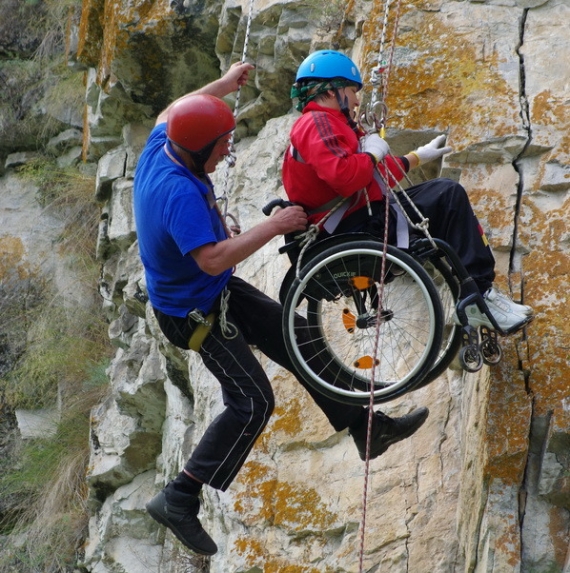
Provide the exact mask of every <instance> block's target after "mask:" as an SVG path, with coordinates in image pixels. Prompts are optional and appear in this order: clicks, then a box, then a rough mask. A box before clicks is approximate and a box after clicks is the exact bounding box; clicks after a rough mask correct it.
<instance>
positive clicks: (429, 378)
mask: <svg viewBox="0 0 570 573" xmlns="http://www.w3.org/2000/svg"><path fill="white" fill-rule="evenodd" d="M423 267H424V269H425V270H426V271H427V273H428V275H429V276H430V278H431V279H432V281H433V283H434V285H435V288H436V289H437V292H438V296H439V299H440V301H441V304H442V309H443V336H442V343H441V348H440V351H439V354H438V356H437V358H436V359H435V362H434V364H433V366H432V368H431V370H430V371H429V372H428V373H427V375H426V376H425V378H424V379H423V380H422V381H421V382H420V383H419V384H418V385H417V386H416V389H418V388H423V387H424V386H425V385H426V384H429V383H430V382H433V381H434V380H435V379H436V378H439V377H440V376H441V375H442V374H443V373H444V372H445V371H446V370H447V369H448V368H449V365H450V364H451V362H452V361H453V359H454V358H455V357H456V356H457V354H458V353H459V349H460V348H461V344H462V336H461V326H459V325H457V324H455V321H454V315H455V306H456V304H457V300H458V298H459V282H458V280H457V279H456V277H455V276H454V274H453V272H452V271H451V268H450V266H449V265H448V264H447V262H445V261H444V260H443V259H442V258H440V257H434V258H433V259H432V260H428V261H426V262H425V263H424V264H423Z"/></svg>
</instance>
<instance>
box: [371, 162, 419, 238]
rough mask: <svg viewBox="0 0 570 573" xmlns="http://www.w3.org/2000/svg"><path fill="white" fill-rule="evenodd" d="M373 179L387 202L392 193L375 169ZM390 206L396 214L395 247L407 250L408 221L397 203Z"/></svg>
mask: <svg viewBox="0 0 570 573" xmlns="http://www.w3.org/2000/svg"><path fill="white" fill-rule="evenodd" d="M374 179H375V181H376V183H378V185H380V189H382V193H383V194H384V196H385V197H386V200H388V201H389V200H390V197H392V195H393V193H392V191H391V190H390V189H388V187H387V185H386V184H385V183H384V180H383V179H382V177H381V176H380V173H378V170H377V169H375V170H374ZM392 206H393V207H394V211H395V212H396V246H397V247H399V248H400V249H407V248H408V247H409V246H410V233H409V229H408V221H407V220H406V216H405V215H404V213H403V212H402V208H401V207H400V205H399V203H397V202H393V203H392Z"/></svg>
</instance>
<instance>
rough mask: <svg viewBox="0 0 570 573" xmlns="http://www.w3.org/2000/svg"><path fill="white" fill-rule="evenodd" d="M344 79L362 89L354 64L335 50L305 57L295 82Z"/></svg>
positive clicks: (358, 73) (318, 52)
mask: <svg viewBox="0 0 570 573" xmlns="http://www.w3.org/2000/svg"><path fill="white" fill-rule="evenodd" d="M332 79H340V80H342V79H344V80H346V81H348V82H350V83H352V84H357V85H358V89H361V88H362V78H361V77H360V72H359V71H358V67H357V66H356V64H355V63H354V62H353V61H352V60H351V59H350V58H349V57H348V56H345V55H344V54H341V53H340V52H337V51H335V50H319V51H317V52H313V53H312V54H311V55H310V56H307V57H306V58H305V59H304V60H303V62H301V65H300V66H299V69H298V70H297V76H296V77H295V82H301V81H307V80H332Z"/></svg>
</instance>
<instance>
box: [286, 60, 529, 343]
mask: <svg viewBox="0 0 570 573" xmlns="http://www.w3.org/2000/svg"><path fill="white" fill-rule="evenodd" d="M361 88H362V80H361V77H360V72H359V70H358V68H357V66H356V65H355V64H354V62H353V61H352V60H351V59H350V58H348V57H347V56H345V55H344V54H341V53H340V52H337V51H334V50H320V51H317V52H314V53H313V54H311V55H310V56H308V57H307V58H306V59H305V60H304V61H303V62H302V63H301V65H300V66H299V69H298V71H297V77H296V81H295V84H294V85H293V89H292V92H291V96H292V97H293V98H296V99H298V105H297V109H298V110H299V111H301V112H302V114H303V115H302V116H301V117H300V118H299V119H298V120H297V121H296V122H295V124H294V125H293V128H292V130H291V134H290V139H291V145H290V146H289V149H288V150H287V152H286V154H285V158H284V162H283V173H282V175H283V185H284V187H285V191H286V193H287V195H288V198H289V200H290V201H292V202H293V203H295V204H298V205H302V206H303V207H304V208H305V210H306V211H307V213H308V220H309V222H310V223H316V222H317V221H319V220H320V219H322V218H323V216H324V215H325V214H326V213H327V212H329V211H330V210H331V209H332V208H333V207H335V206H336V207H337V209H336V210H335V212H334V214H333V215H331V217H330V218H329V219H328V220H326V222H325V223H324V227H323V231H322V234H321V236H327V235H329V234H338V233H343V232H367V233H370V234H372V235H375V236H377V237H380V238H383V237H384V219H385V204H384V199H385V191H384V189H383V188H385V187H386V186H385V184H384V182H383V181H388V183H389V184H390V185H392V184H393V183H395V182H396V181H399V180H401V179H402V178H403V177H404V175H405V173H407V172H408V171H409V170H410V169H413V168H414V167H417V166H418V165H420V164H423V163H427V162H428V161H432V160H434V159H438V158H440V157H441V156H443V155H444V154H445V153H448V152H450V151H451V148H450V147H442V144H443V143H444V140H445V136H444V135H440V136H438V137H436V138H435V139H434V140H433V141H431V142H430V143H428V144H427V145H424V146H422V147H420V148H418V149H416V150H415V151H412V152H411V153H408V154H407V155H404V156H402V157H393V156H392V155H391V154H390V153H389V151H390V149H389V147H388V144H387V143H386V142H385V141H384V140H383V139H382V138H381V137H380V136H379V135H378V134H375V133H371V134H365V133H364V132H363V131H362V130H361V129H360V128H359V126H358V125H357V124H356V122H355V116H356V111H355V110H356V108H357V107H358V104H359V96H358V92H359V91H360V89H361ZM378 171H380V174H381V175H379V173H378ZM406 192H407V194H408V195H409V197H410V199H411V200H412V201H413V203H414V205H415V206H416V207H417V208H418V209H419V211H420V212H421V213H422V215H423V216H424V217H426V218H428V219H429V232H430V234H431V235H432V236H434V237H437V238H440V239H442V240H444V241H446V242H447V243H449V244H450V245H451V247H453V248H454V249H455V251H456V252H457V254H458V255H459V257H460V259H461V261H462V262H463V264H464V266H465V268H466V269H467V271H468V272H469V274H470V275H471V277H472V278H473V279H474V281H475V283H476V284H477V286H478V288H479V290H480V292H481V294H483V296H484V298H485V302H486V303H487V306H488V307H489V310H490V312H491V313H492V315H493V317H494V318H495V320H496V322H497V324H498V325H499V327H500V328H501V329H502V330H504V331H509V332H514V331H515V330H517V329H519V328H522V327H523V326H524V325H525V324H527V323H528V322H529V321H530V320H532V318H533V314H532V309H531V308H530V307H529V306H526V305H522V304H517V303H515V302H513V301H512V300H511V299H510V298H508V297H506V296H505V295H504V294H502V293H500V292H499V291H497V289H495V288H494V287H493V280H494V278H495V260H494V257H493V254H492V252H491V249H490V247H489V243H488V242H487V239H486V237H485V234H484V233H483V230H482V228H481V225H480V224H479V221H478V220H477V218H476V216H475V214H474V212H473V209H472V207H471V204H470V202H469V198H468V196H467V193H466V192H465V189H464V188H463V187H462V186H461V185H459V183H456V182H455V181H452V180H450V179H442V178H440V179H434V180H432V181H427V182H425V183H421V184H419V185H415V186H413V187H411V188H409V189H408V190H407V191H406ZM343 198H348V199H347V200H346V201H344V202H343V203H342V205H340V206H339V203H340V201H341V200H342V199H343ZM402 203H403V207H404V209H405V210H406V211H407V212H408V213H409V216H410V218H411V219H412V220H414V219H415V220H416V221H417V220H418V218H419V217H418V215H417V214H416V213H415V212H414V210H413V209H410V208H409V207H410V205H409V204H408V203H407V201H406V200H405V199H404V200H403V201H402ZM401 215H402V214H401V213H400V218H399V219H400V220H399V221H398V212H397V210H396V209H395V208H393V207H392V206H391V208H390V210H389V222H388V231H389V235H388V242H390V243H392V244H398V245H402V241H403V242H404V246H405V241H406V238H407V224H406V221H405V219H403V218H402V216H401ZM402 222H403V225H402ZM466 312H467V315H468V318H469V323H470V324H471V325H472V326H486V327H488V328H493V325H492V324H491V322H490V321H489V319H488V318H487V316H486V315H485V314H483V313H481V312H480V311H479V308H478V307H477V305H471V306H468V307H467V309H466Z"/></svg>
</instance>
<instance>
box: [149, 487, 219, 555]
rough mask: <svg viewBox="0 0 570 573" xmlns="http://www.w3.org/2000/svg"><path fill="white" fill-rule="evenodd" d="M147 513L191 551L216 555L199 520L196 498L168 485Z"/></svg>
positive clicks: (215, 547) (157, 496)
mask: <svg viewBox="0 0 570 573" xmlns="http://www.w3.org/2000/svg"><path fill="white" fill-rule="evenodd" d="M146 510H147V511H148V513H149V515H150V516H151V517H152V518H153V519H154V520H155V521H158V523H160V524H161V525H164V526H166V527H168V529H170V530H171V531H172V533H174V535H176V537H178V539H180V541H181V542H182V543H183V544H184V545H186V547H188V548H189V549H192V551H194V552H196V553H200V554H201V555H214V553H216V552H217V551H218V546H217V545H216V544H215V543H214V540H213V539H212V538H211V537H210V536H209V535H208V534H207V533H206V532H205V531H204V528H203V527H202V524H201V523H200V520H199V519H198V511H199V510H200V500H199V499H198V498H197V497H196V496H195V495H192V494H190V493H182V492H179V491H176V490H175V489H174V488H173V487H172V486H171V485H170V484H169V485H167V486H166V487H165V488H164V489H163V490H162V491H161V492H160V493H158V494H157V495H155V496H154V497H153V498H152V499H151V500H150V501H149V502H148V503H147V504H146Z"/></svg>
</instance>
